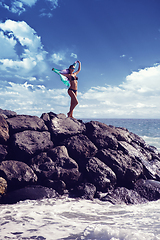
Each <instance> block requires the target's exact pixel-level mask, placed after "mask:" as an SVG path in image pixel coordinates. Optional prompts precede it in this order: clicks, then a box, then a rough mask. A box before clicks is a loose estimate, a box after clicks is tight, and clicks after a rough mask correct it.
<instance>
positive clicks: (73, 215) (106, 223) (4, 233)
mask: <svg viewBox="0 0 160 240" xmlns="http://www.w3.org/2000/svg"><path fill="white" fill-rule="evenodd" d="M90 120H96V121H100V122H103V123H106V124H108V125H113V126H116V127H124V128H127V129H128V130H129V131H130V132H133V133H135V134H137V135H139V136H141V137H142V138H143V139H144V140H145V141H146V142H147V143H148V144H149V145H152V146H155V147H156V148H157V149H158V150H159V151H160V119H83V121H84V122H88V121H90ZM8 239H10V240H13V239H16V240H22V239H23V240H24V239H25V240H31V239H37V240H60V239H61V240H62V239H63V240H91V239H95V240H99V239H102V240H160V200H158V201H153V202H149V203H145V204H140V205H125V204H122V205H112V204H111V203H108V202H102V201H100V200H98V199H94V200H93V201H91V200H84V199H72V198H69V197H67V196H62V197H61V198H59V199H43V200H36V201H35V200H32V201H31V200H26V201H23V202H18V203H16V204H10V205H0V240H8Z"/></svg>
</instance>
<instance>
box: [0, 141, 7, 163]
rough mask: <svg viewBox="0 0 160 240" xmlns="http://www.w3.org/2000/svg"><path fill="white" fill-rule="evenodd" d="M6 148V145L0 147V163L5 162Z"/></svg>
mask: <svg viewBox="0 0 160 240" xmlns="http://www.w3.org/2000/svg"><path fill="white" fill-rule="evenodd" d="M7 154H8V152H7V146H6V145H0V162H1V161H3V160H5V158H6V156H7Z"/></svg>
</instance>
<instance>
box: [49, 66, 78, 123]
mask: <svg viewBox="0 0 160 240" xmlns="http://www.w3.org/2000/svg"><path fill="white" fill-rule="evenodd" d="M76 62H78V63H79V66H78V70H77V71H76V72H74V70H75V65H76ZM76 62H75V64H73V65H71V66H70V67H69V69H68V70H69V71H68V73H63V71H62V72H60V73H61V74H62V75H64V76H65V77H67V78H68V80H69V82H70V87H69V89H68V94H69V96H70V97H71V104H70V110H69V112H68V113H67V115H68V117H71V118H73V110H74V108H75V107H76V106H77V104H78V99H77V86H78V77H77V74H78V73H79V72H80V71H81V62H80V61H76ZM52 70H55V69H54V68H53V69H52Z"/></svg>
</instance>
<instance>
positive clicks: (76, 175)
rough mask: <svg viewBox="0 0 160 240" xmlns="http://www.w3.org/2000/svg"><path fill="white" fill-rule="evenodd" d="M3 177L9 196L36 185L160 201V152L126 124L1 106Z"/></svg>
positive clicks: (84, 195) (62, 191)
mask: <svg viewBox="0 0 160 240" xmlns="http://www.w3.org/2000/svg"><path fill="white" fill-rule="evenodd" d="M10 159H11V160H10ZM0 177H1V178H3V179H4V180H5V181H7V186H8V187H7V193H6V194H7V196H9V195H8V194H10V192H11V191H12V190H13V189H15V188H22V187H26V186H28V185H33V184H34V185H41V186H43V187H44V188H42V189H46V188H45V187H47V189H48V188H50V190H47V192H48V191H51V192H52V193H53V192H55V191H56V192H58V193H59V194H60V195H63V194H67V195H68V196H72V197H81V198H85V199H93V198H95V197H98V198H99V199H101V200H104V201H110V202H112V203H126V204H135V203H141V202H145V201H148V200H149V201H150V200H157V199H160V195H159V184H160V153H159V152H158V150H157V149H156V148H155V147H153V146H150V145H148V144H147V143H146V142H145V141H144V140H143V139H142V138H141V137H139V136H138V135H136V134H134V133H131V132H129V131H128V130H127V129H125V128H118V127H114V126H110V125H109V126H108V125H106V124H104V123H100V122H97V121H91V122H88V123H83V121H82V120H76V119H71V118H66V116H65V115H64V114H55V113H53V112H50V113H43V114H42V116H41V118H38V117H36V116H29V115H17V114H16V113H15V112H12V111H7V110H2V109H0ZM140 179H141V180H140ZM155 180H156V181H155ZM29 189H30V188H29ZM33 189H34V186H33V187H32V190H27V194H28V191H31V192H32V191H33ZM38 189H39V190H38ZM40 189H41V188H40V187H37V189H36V190H35V191H40ZM54 190H55V191H54ZM20 192H21V193H22V198H21V199H27V197H26V195H25V194H26V190H23V189H21V190H20ZM42 192H43V190H42ZM47 192H44V196H47ZM17 193H18V192H17ZM17 193H16V194H11V195H10V196H13V198H14V199H16V197H17V196H18V195H17ZM23 194H24V195H25V197H24V198H23ZM37 194H38V193H37ZM31 195H32V194H31ZM35 198H36V197H35ZM9 199H10V200H8V201H10V202H11V197H9ZM29 199H32V197H31V198H29ZM33 199H34V197H33ZM144 199H146V200H144ZM1 200H2V197H1ZM14 201H15V202H16V201H19V200H14Z"/></svg>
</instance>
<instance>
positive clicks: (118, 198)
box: [100, 187, 147, 204]
mask: <svg viewBox="0 0 160 240" xmlns="http://www.w3.org/2000/svg"><path fill="white" fill-rule="evenodd" d="M100 199H101V200H102V201H108V202H111V203H113V204H124V203H125V204H140V203H146V202H147V200H146V199H145V198H143V197H141V196H140V195H139V194H138V193H137V192H136V191H134V190H129V189H127V188H125V187H118V188H116V189H114V190H113V191H112V192H109V193H107V194H106V196H103V197H102V198H100Z"/></svg>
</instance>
